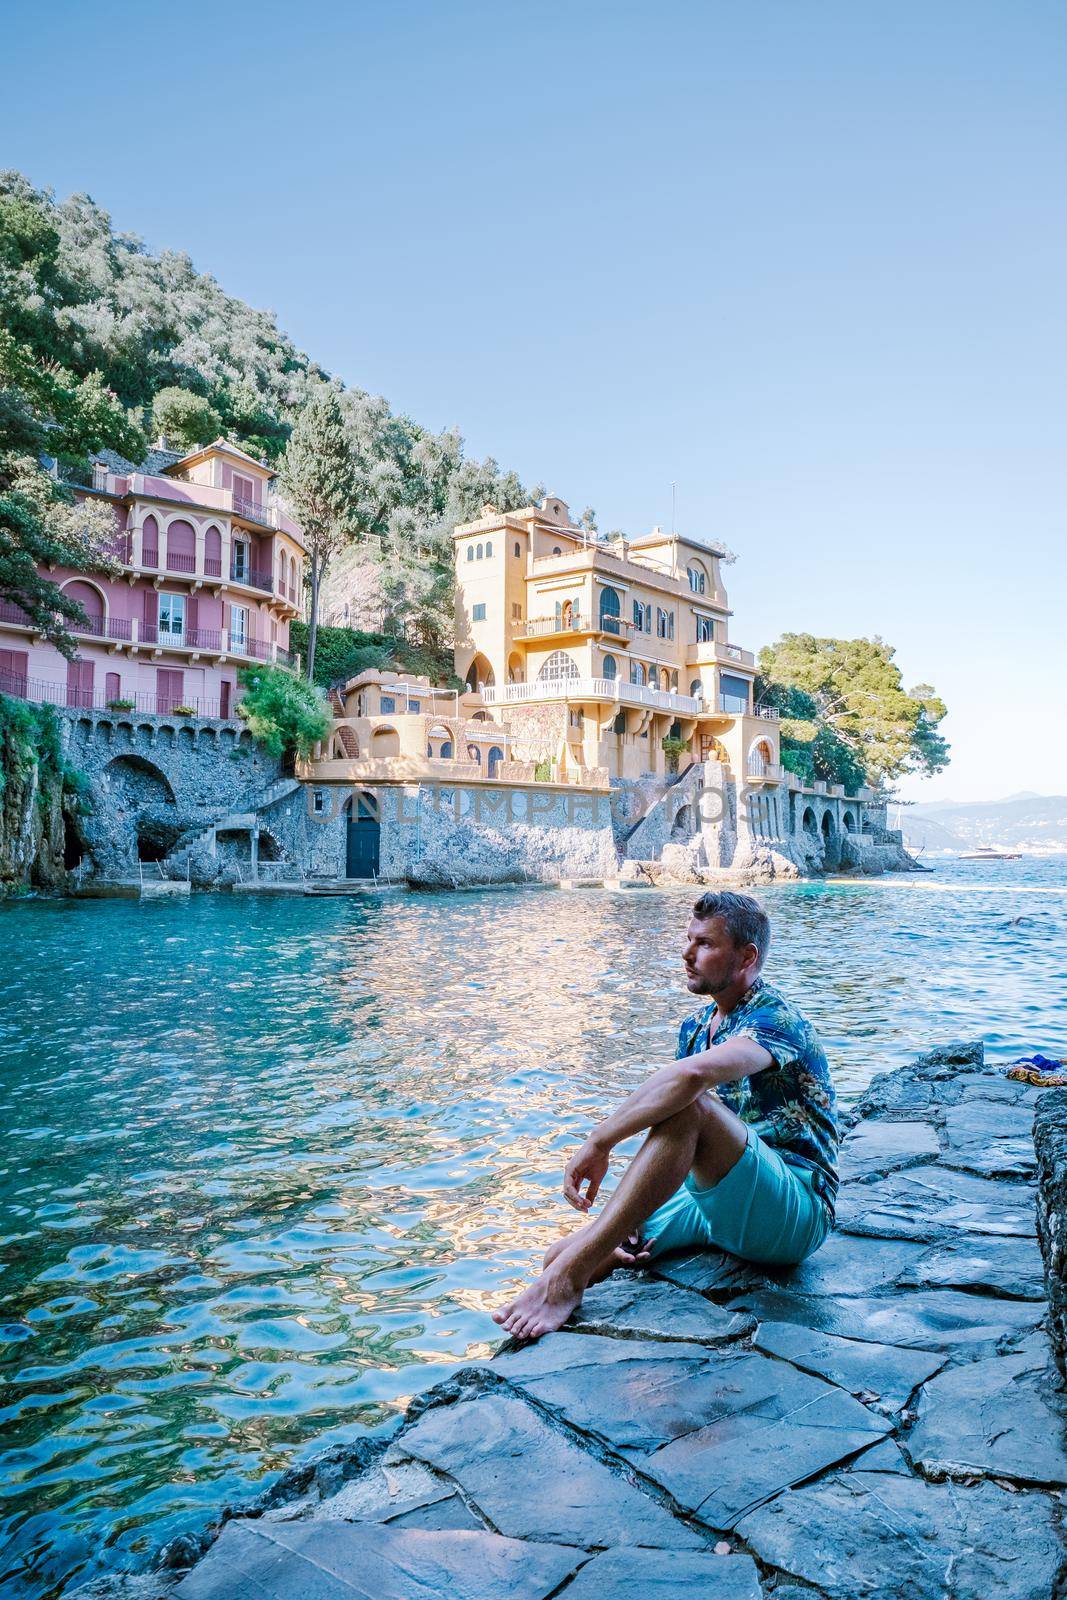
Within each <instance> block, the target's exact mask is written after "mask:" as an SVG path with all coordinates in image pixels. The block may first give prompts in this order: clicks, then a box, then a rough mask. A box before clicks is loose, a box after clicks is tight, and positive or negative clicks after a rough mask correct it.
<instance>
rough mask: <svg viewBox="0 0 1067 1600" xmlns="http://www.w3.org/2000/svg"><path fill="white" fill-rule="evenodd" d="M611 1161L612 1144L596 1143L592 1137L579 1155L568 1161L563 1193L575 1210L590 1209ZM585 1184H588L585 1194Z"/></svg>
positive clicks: (564, 1175)
mask: <svg viewBox="0 0 1067 1600" xmlns="http://www.w3.org/2000/svg"><path fill="white" fill-rule="evenodd" d="M610 1161H611V1148H610V1146H605V1145H601V1144H594V1142H593V1140H592V1139H587V1140H586V1141H585V1143H584V1144H583V1145H582V1148H581V1149H580V1150H579V1151H578V1153H577V1155H573V1156H572V1157H571V1159H570V1160H569V1161H568V1162H567V1165H566V1168H565V1169H564V1172H563V1194H564V1197H565V1199H566V1200H567V1201H568V1203H569V1204H570V1205H572V1206H573V1207H574V1209H575V1211H588V1210H589V1207H590V1206H591V1205H592V1204H593V1201H594V1200H595V1199H596V1197H597V1191H598V1190H599V1188H600V1185H601V1184H602V1183H603V1181H604V1176H605V1174H606V1173H607V1170H608V1165H609V1163H610ZM583 1184H585V1186H586V1187H585V1193H584V1194H583V1193H582V1185H583Z"/></svg>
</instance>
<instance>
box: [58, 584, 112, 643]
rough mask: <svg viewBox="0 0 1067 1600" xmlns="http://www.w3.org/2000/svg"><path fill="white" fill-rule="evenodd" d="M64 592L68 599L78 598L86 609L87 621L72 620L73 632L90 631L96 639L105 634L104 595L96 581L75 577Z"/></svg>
mask: <svg viewBox="0 0 1067 1600" xmlns="http://www.w3.org/2000/svg"><path fill="white" fill-rule="evenodd" d="M63 593H64V594H65V595H66V597H67V599H68V600H76V601H77V602H78V604H79V605H80V606H81V607H82V609H83V610H84V611H85V614H86V617H87V618H88V620H87V621H86V622H72V623H71V624H70V630H71V632H72V633H88V634H90V635H92V637H93V638H94V639H102V638H103V636H104V597H103V595H102V594H101V593H100V590H99V589H98V588H97V587H96V585H95V584H94V583H86V582H85V581H84V580H83V579H81V578H75V579H74V580H73V582H72V583H68V584H65V585H64V587H63Z"/></svg>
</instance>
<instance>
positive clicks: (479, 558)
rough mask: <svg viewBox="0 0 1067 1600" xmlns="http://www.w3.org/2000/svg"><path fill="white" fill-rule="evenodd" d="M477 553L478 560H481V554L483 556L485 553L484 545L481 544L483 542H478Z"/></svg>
mask: <svg viewBox="0 0 1067 1600" xmlns="http://www.w3.org/2000/svg"><path fill="white" fill-rule="evenodd" d="M477 555H478V560H479V561H480V560H481V559H482V557H483V556H484V555H485V546H484V545H483V544H480V545H479V546H478V551H477Z"/></svg>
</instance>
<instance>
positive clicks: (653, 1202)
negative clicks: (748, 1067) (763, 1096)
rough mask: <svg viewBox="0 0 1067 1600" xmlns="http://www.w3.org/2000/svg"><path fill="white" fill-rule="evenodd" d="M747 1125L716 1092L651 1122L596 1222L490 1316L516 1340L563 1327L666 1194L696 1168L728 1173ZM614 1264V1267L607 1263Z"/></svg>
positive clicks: (703, 1175)
mask: <svg viewBox="0 0 1067 1600" xmlns="http://www.w3.org/2000/svg"><path fill="white" fill-rule="evenodd" d="M746 1138H747V1133H746V1129H745V1125H744V1123H743V1122H742V1121H741V1120H740V1118H739V1117H736V1116H735V1115H734V1114H733V1112H732V1111H730V1110H728V1109H727V1107H726V1106H724V1105H723V1103H722V1101H721V1100H719V1099H718V1097H717V1096H716V1095H713V1094H702V1095H700V1096H699V1098H698V1099H697V1100H695V1101H694V1102H693V1104H692V1105H691V1106H687V1107H686V1108H685V1110H684V1111H679V1112H677V1113H676V1115H675V1116H673V1117H668V1118H667V1120H666V1121H665V1122H661V1123H658V1124H657V1126H656V1127H654V1128H650V1129H649V1132H648V1134H647V1135H646V1137H645V1142H644V1144H643V1145H642V1146H641V1148H640V1150H639V1151H638V1152H637V1154H636V1155H635V1156H634V1158H633V1160H632V1161H631V1162H630V1165H629V1167H627V1169H626V1172H625V1173H624V1175H623V1177H622V1179H621V1181H620V1183H619V1186H618V1188H617V1189H616V1190H615V1193H614V1194H613V1195H612V1197H611V1199H610V1200H609V1201H608V1203H607V1205H606V1206H605V1207H604V1210H603V1211H602V1212H601V1214H600V1216H599V1217H598V1218H597V1219H596V1221H595V1222H591V1223H590V1224H589V1225H588V1227H585V1228H581V1229H579V1231H578V1232H577V1233H575V1234H574V1235H572V1236H571V1237H570V1238H568V1239H566V1240H564V1241H563V1243H562V1248H561V1249H560V1250H559V1252H558V1254H556V1256H555V1259H554V1260H553V1261H551V1262H550V1263H548V1264H547V1265H546V1267H545V1270H544V1271H543V1272H542V1273H541V1276H540V1277H539V1278H538V1279H537V1280H536V1282H535V1283H532V1284H531V1285H530V1287H529V1288H528V1289H526V1290H524V1291H523V1293H522V1294H520V1295H519V1296H518V1298H517V1299H516V1300H513V1301H512V1302H511V1304H510V1305H507V1306H505V1307H504V1308H503V1310H501V1311H498V1312H494V1314H493V1320H494V1321H495V1322H499V1323H500V1325H501V1327H502V1328H504V1329H506V1331H507V1332H508V1333H510V1334H511V1335H512V1337H513V1338H516V1339H537V1338H539V1337H540V1336H541V1335H542V1334H544V1333H551V1332H553V1331H554V1330H555V1329H556V1328H561V1327H562V1326H563V1324H564V1323H565V1322H566V1320H567V1318H568V1317H569V1316H570V1314H571V1312H572V1311H574V1310H575V1309H576V1308H577V1307H578V1306H579V1305H580V1304H581V1299H582V1295H583V1294H584V1292H585V1290H586V1289H587V1288H588V1286H589V1284H590V1283H591V1282H592V1280H593V1278H594V1276H595V1275H596V1274H597V1273H598V1272H601V1271H602V1270H603V1268H604V1267H606V1266H609V1263H610V1261H611V1258H612V1256H613V1255H614V1252H615V1251H616V1250H617V1249H618V1248H619V1247H620V1246H621V1245H622V1244H623V1243H624V1241H625V1240H626V1239H628V1238H629V1236H630V1235H631V1234H633V1233H636V1232H637V1230H638V1229H639V1228H640V1227H641V1226H642V1224H643V1223H645V1222H647V1220H648V1218H649V1217H650V1216H651V1215H652V1213H653V1212H654V1211H656V1210H658V1208H659V1207H660V1206H661V1205H663V1204H664V1202H665V1201H667V1200H669V1199H670V1197H671V1195H672V1194H674V1193H675V1192H676V1191H677V1190H678V1189H679V1188H680V1186H681V1184H682V1181H683V1179H684V1178H685V1176H686V1174H687V1173H688V1172H692V1173H693V1175H694V1176H695V1178H696V1180H697V1182H698V1183H699V1184H700V1185H701V1186H702V1187H710V1186H711V1185H712V1184H716V1183H718V1182H719V1180H720V1179H721V1178H724V1177H725V1176H726V1174H727V1173H728V1172H729V1171H730V1169H731V1167H733V1166H734V1165H735V1164H736V1162H737V1161H738V1160H740V1157H741V1154H742V1152H743V1150H744V1148H745V1141H746ZM609 1270H610V1267H609Z"/></svg>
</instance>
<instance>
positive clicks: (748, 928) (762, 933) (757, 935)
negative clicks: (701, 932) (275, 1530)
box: [693, 889, 771, 967]
mask: <svg viewBox="0 0 1067 1600" xmlns="http://www.w3.org/2000/svg"><path fill="white" fill-rule="evenodd" d="M693 915H694V917H696V919H697V921H698V922H710V921H711V919H712V917H721V918H722V920H723V921H724V922H725V924H726V926H727V928H728V929H729V933H730V937H731V939H732V940H733V942H734V944H735V945H736V946H737V948H738V949H740V948H741V946H742V945H744V944H754V945H755V946H756V950H757V951H758V953H759V964H760V966H761V967H762V965H763V963H764V961H766V959H767V951H768V950H769V949H770V944H771V921H770V918H769V917H768V915H767V913H766V911H764V909H763V907H762V906H761V905H760V903H759V901H758V900H753V898H752V896H751V895H748V894H731V893H730V891H729V890H728V889H724V890H722V891H721V892H719V891H716V890H713V889H709V890H708V892H707V894H702V895H701V896H700V899H699V900H698V901H697V902H696V904H695V905H694V907H693Z"/></svg>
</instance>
